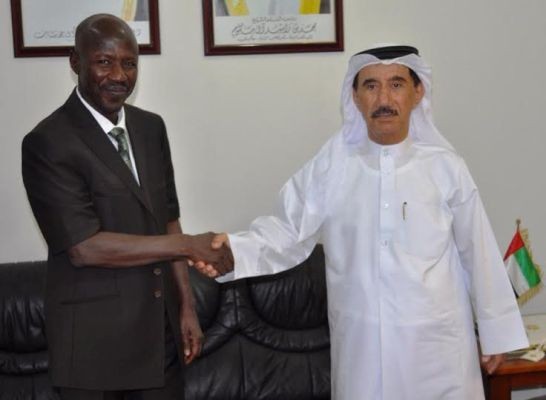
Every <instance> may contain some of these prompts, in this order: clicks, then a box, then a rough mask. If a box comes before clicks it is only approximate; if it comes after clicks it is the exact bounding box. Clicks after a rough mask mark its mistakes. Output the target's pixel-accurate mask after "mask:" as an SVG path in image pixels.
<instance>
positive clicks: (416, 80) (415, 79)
mask: <svg viewBox="0 0 546 400" xmlns="http://www.w3.org/2000/svg"><path fill="white" fill-rule="evenodd" d="M406 68H407V69H408V70H409V74H410V76H411V79H413V86H415V87H417V86H419V84H420V83H421V78H419V75H417V73H416V72H415V71H414V70H412V69H411V68H409V67H406ZM359 72H360V71H358V72H357V73H356V75H355V78H354V79H353V90H356V89H358V74H359Z"/></svg>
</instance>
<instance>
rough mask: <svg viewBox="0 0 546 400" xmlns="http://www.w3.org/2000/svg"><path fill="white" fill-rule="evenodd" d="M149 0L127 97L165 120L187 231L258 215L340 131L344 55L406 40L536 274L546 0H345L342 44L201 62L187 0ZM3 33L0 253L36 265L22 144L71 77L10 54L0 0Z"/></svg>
mask: <svg viewBox="0 0 546 400" xmlns="http://www.w3.org/2000/svg"><path fill="white" fill-rule="evenodd" d="M160 3H161V4H160V22H161V42H162V49H163V51H162V54H161V55H159V56H143V57H142V58H141V72H140V78H139V85H138V89H137V91H136V94H135V95H134V96H133V97H132V100H131V101H132V102H133V103H134V104H136V105H139V106H141V107H144V108H147V109H150V110H153V111H156V112H159V113H160V114H162V115H163V117H164V118H165V120H166V123H167V126H168V129H169V134H170V139H171V145H172V151H173V157H174V163H175V167H176V173H177V184H178V192H179V196H180V199H181V205H182V216H183V217H182V221H183V225H184V227H185V229H186V230H187V231H190V232H199V231H203V230H208V229H213V230H238V229H243V228H245V227H246V226H247V225H248V223H249V222H250V221H251V219H252V218H253V217H255V216H257V215H259V214H263V213H268V212H270V210H271V209H272V207H273V204H274V198H275V195H276V192H277V190H278V188H279V187H280V185H282V183H283V182H284V181H285V180H286V179H287V178H288V177H289V176H290V175H291V174H292V173H293V172H294V171H295V170H296V169H297V168H298V167H299V166H301V164H302V163H303V162H304V161H305V160H306V159H308V158H309V157H311V156H312V154H314V152H315V151H316V150H317V149H318V148H319V147H320V145H321V144H322V143H323V142H324V141H325V140H326V139H327V138H328V137H329V136H330V135H331V134H332V133H333V132H334V131H335V130H336V129H337V128H338V127H339V124H340V113H339V100H338V99H339V88H340V84H341V79H342V77H343V74H344V71H345V65H346V62H347V59H348V57H349V56H350V55H351V54H352V53H354V52H357V51H359V50H361V49H363V48H365V47H367V46H369V45H370V44H373V43H377V42H405V43H409V44H415V45H416V46H417V47H419V48H420V50H421V53H422V55H423V56H424V57H425V58H426V60H428V61H429V63H430V64H431V65H432V66H433V68H434V76H435V85H434V90H435V92H434V106H435V116H436V122H437V125H438V126H439V128H440V129H441V130H442V131H443V133H444V134H445V135H446V136H447V137H448V139H449V140H450V141H451V142H452V143H453V144H454V145H455V147H456V148H457V149H458V151H459V152H460V153H461V154H462V155H463V156H464V157H465V159H466V160H467V163H468V164H469V166H470V169H471V171H472V172H473V175H474V178H475V180H476V182H477V183H478V186H479V187H480V190H481V193H482V196H483V199H484V202H485V204H486V207H487V209H488V212H489V216H490V218H491V221H492V224H493V228H494V230H495V233H496V235H497V239H498V242H499V245H500V247H501V248H502V250H504V249H505V248H506V246H507V244H508V241H509V240H510V238H511V235H512V233H513V231H514V220H515V219H516V218H517V217H521V218H523V221H524V224H525V226H526V227H528V228H529V230H530V233H531V239H532V244H533V250H534V255H535V259H536V261H537V262H539V263H542V264H544V267H545V268H546V211H545V208H546V207H545V206H544V201H545V199H546V193H545V192H546V191H545V187H546V185H545V184H544V174H545V173H546V161H545V159H544V157H543V155H544V149H545V148H546V139H545V134H544V130H545V128H544V115H545V114H546V111H545V105H546V104H545V103H546V101H545V94H546V79H544V71H543V70H544V65H545V64H546V41H545V38H546V2H544V1H543V0H526V1H523V2H516V1H513V0H496V1H485V0H478V1H476V0H474V1H473V0H462V1H450V2H447V1H437V0H419V1H414V2H411V4H407V3H409V2H401V1H394V0H386V1H385V0H384V1H374V2H372V1H366V0H345V48H346V51H345V52H344V53H315V54H292V55H282V54H281V55H263V56H228V57H204V56H203V45H202V23H201V6H200V2H199V1H196V0H193V1H162V2H160ZM0 41H1V45H0V71H1V76H0V93H2V96H1V97H0V120H1V121H2V132H1V134H0V149H1V151H2V157H0V163H1V164H0V165H1V167H2V168H0V178H1V179H0V184H1V189H2V195H3V196H2V197H3V198H2V204H3V211H2V213H1V214H0V230H1V231H0V234H1V236H2V240H1V241H0V249H1V251H0V262H7V261H15V260H30V259H43V258H44V257H45V247H44V245H43V241H42V238H41V236H40V234H39V233H38V231H37V230H36V226H35V223H34V221H33V218H32V216H31V214H30V211H29V207H28V205H27V202H26V198H25V194H24V190H23V187H22V183H21V178H20V143H21V139H22V137H23V135H24V134H25V133H26V132H27V131H29V130H30V129H31V128H32V127H33V126H34V125H35V123H37V122H38V121H39V120H40V119H41V118H43V117H45V116H46V115H47V114H48V113H49V112H51V111H52V110H53V109H54V108H55V107H57V106H58V105H60V104H61V102H63V101H64V100H65V98H66V97H67V95H68V93H69V92H70V90H71V89H72V87H73V86H74V83H75V80H74V76H72V75H71V73H70V71H69V68H68V62H67V60H66V59H64V58H27V59H14V58H13V55H12V54H13V52H12V36H11V20H10V9H9V4H8V2H4V1H3V2H1V5H0ZM543 297H544V299H545V300H544V301H543V302H542V303H543V305H544V307H542V306H541V307H542V308H543V310H542V311H545V312H546V296H543ZM542 303H541V304H542Z"/></svg>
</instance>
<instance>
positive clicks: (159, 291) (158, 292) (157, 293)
mask: <svg viewBox="0 0 546 400" xmlns="http://www.w3.org/2000/svg"><path fill="white" fill-rule="evenodd" d="M154 297H155V298H156V299H159V298H160V297H161V290H156V291H154Z"/></svg>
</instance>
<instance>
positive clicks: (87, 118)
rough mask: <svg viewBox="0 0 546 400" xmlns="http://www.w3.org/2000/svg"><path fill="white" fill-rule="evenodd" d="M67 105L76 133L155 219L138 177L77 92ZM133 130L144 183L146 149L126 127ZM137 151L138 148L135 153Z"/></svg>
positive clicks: (141, 179)
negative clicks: (128, 166) (136, 178)
mask: <svg viewBox="0 0 546 400" xmlns="http://www.w3.org/2000/svg"><path fill="white" fill-rule="evenodd" d="M65 106H66V108H67V111H68V115H69V117H70V118H72V120H73V123H74V125H75V126H76V127H77V129H76V130H75V132H76V134H77V135H78V136H79V137H80V138H81V140H82V141H83V142H84V143H85V144H86V145H87V146H88V147H89V148H90V149H91V150H92V151H93V152H94V153H95V154H96V156H97V157H98V158H99V159H100V160H101V161H102V162H103V163H104V164H105V165H106V166H107V167H108V168H109V169H110V170H111V171H112V172H113V173H114V174H115V175H117V176H118V177H119V179H120V180H121V181H122V182H123V183H124V184H125V185H126V186H127V188H128V189H129V190H130V191H131V192H132V193H133V194H134V195H135V196H136V197H137V198H138V200H139V201H140V202H141V203H142V204H143V205H144V207H146V209H147V210H148V211H149V212H150V214H152V216H154V219H155V215H154V213H153V209H152V206H151V203H150V200H149V196H148V194H147V192H146V191H145V190H143V188H141V187H140V186H139V185H138V183H137V181H136V180H135V177H134V176H133V174H132V173H131V171H130V170H129V168H127V165H125V163H124V162H123V159H122V158H121V157H120V156H119V154H118V153H117V151H116V149H115V147H114V146H112V143H111V142H110V141H109V140H108V138H107V137H106V135H105V134H104V131H103V130H102V129H101V127H100V125H99V124H98V123H97V121H96V120H95V119H94V118H93V116H92V115H91V113H89V111H88V110H87V109H86V108H85V106H84V105H83V104H82V102H81V101H80V99H79V98H78V95H77V94H76V92H75V91H74V92H72V94H71V95H70V97H69V98H68V100H67V102H66V103H65ZM127 127H128V130H129V131H130V139H131V144H132V147H133V152H134V156H135V160H136V164H137V171H138V174H139V179H140V181H141V182H145V181H146V179H145V177H146V168H145V164H146V162H145V158H146V155H145V154H142V153H143V152H144V149H145V145H143V143H142V140H143V139H141V138H140V136H141V135H139V134H138V133H137V132H135V133H133V131H132V129H135V128H134V127H133V126H131V127H130V126H129V125H127ZM135 149H138V151H137V150H135Z"/></svg>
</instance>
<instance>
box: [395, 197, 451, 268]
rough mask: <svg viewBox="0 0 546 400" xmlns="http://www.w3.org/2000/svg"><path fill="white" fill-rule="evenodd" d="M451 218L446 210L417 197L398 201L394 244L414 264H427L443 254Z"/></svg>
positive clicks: (449, 236) (449, 231)
mask: <svg viewBox="0 0 546 400" xmlns="http://www.w3.org/2000/svg"><path fill="white" fill-rule="evenodd" d="M452 220H453V217H452V215H451V213H450V211H449V208H447V206H444V205H442V204H441V203H439V202H435V201H424V200H422V199H419V198H417V197H410V198H407V199H405V200H402V202H401V204H400V215H399V218H398V221H399V223H398V227H399V229H397V230H396V234H395V243H396V245H397V247H398V248H399V249H400V250H402V251H403V252H404V253H406V254H408V255H410V256H412V258H413V259H415V260H416V261H422V262H425V263H426V264H430V263H433V262H435V261H436V260H438V258H440V257H441V256H442V254H443V253H444V252H445V249H446V247H447V245H448V243H449V241H450V238H451V223H452Z"/></svg>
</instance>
